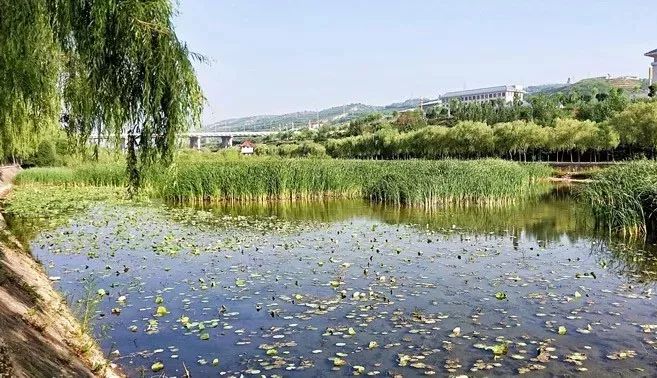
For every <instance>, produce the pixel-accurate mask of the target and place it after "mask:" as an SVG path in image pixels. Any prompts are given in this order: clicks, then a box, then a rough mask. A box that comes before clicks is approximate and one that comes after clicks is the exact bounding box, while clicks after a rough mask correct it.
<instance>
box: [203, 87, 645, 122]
mask: <svg viewBox="0 0 657 378" xmlns="http://www.w3.org/2000/svg"><path fill="white" fill-rule="evenodd" d="M614 87H616V88H623V89H624V90H626V91H628V92H630V93H631V95H632V96H640V95H641V93H643V92H644V91H647V90H646V88H647V84H646V81H645V80H637V79H635V78H627V77H620V78H612V79H607V78H604V77H598V78H589V79H583V80H580V81H578V82H576V83H572V84H541V85H533V86H528V87H527V88H526V91H527V95H528V96H532V95H537V94H555V93H563V94H569V93H574V92H577V93H578V94H579V95H590V96H594V95H595V94H597V93H607V92H609V90H610V89H611V88H614ZM420 101H421V100H420V99H419V98H414V99H408V100H405V101H402V102H396V103H392V104H389V105H385V106H377V105H366V104H361V103H353V104H347V105H342V106H334V107H332V108H328V109H323V110H320V111H301V112H295V113H287V114H278V115H257V116H251V117H242V118H232V119H227V120H223V121H219V122H215V123H212V124H209V125H206V126H204V127H203V131H239V130H250V131H269V130H290V129H296V128H302V127H306V126H308V124H309V123H317V122H319V123H320V124H322V125H323V124H336V123H342V122H348V121H350V120H352V119H355V118H359V117H362V116H364V115H367V114H372V113H384V114H390V113H392V112H394V111H401V110H406V109H410V108H414V107H418V106H419V105H420ZM425 101H427V99H425Z"/></svg>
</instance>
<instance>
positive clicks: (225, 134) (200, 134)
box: [91, 131, 276, 149]
mask: <svg viewBox="0 0 657 378" xmlns="http://www.w3.org/2000/svg"><path fill="white" fill-rule="evenodd" d="M275 133H276V132H275V131H192V132H186V133H180V134H178V139H180V140H185V139H186V140H188V141H189V144H187V145H188V146H189V148H194V149H200V148H202V147H203V145H204V144H207V143H208V142H209V141H211V140H220V141H221V146H222V147H224V148H225V147H230V146H232V145H233V138H248V137H260V136H267V135H271V134H275ZM98 139H99V138H98V136H94V137H92V138H91V142H92V143H97V142H98ZM113 140H114V136H112V135H110V136H101V137H100V142H101V143H105V144H109V143H111V142H112V141H113ZM127 142H128V134H121V138H120V143H121V148H123V149H125V148H126V147H127Z"/></svg>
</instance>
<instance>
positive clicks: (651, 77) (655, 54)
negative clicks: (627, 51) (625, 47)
mask: <svg viewBox="0 0 657 378" xmlns="http://www.w3.org/2000/svg"><path fill="white" fill-rule="evenodd" d="M646 56H647V57H650V58H653V59H654V61H653V62H652V64H651V65H650V71H648V81H649V82H650V84H655V83H657V49H655V50H652V51H648V52H647V53H646Z"/></svg>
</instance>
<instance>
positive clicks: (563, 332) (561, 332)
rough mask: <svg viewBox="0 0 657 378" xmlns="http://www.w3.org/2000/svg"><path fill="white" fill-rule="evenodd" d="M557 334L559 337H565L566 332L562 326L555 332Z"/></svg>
mask: <svg viewBox="0 0 657 378" xmlns="http://www.w3.org/2000/svg"><path fill="white" fill-rule="evenodd" d="M557 333H559V334H560V335H565V334H566V333H568V330H567V329H566V327H564V326H559V330H558V331H557Z"/></svg>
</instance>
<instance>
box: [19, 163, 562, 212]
mask: <svg viewBox="0 0 657 378" xmlns="http://www.w3.org/2000/svg"><path fill="white" fill-rule="evenodd" d="M550 173H551V168H549V167H547V166H545V165H541V164H520V163H515V162H509V161H503V160H494V159H488V160H472V161H457V160H443V161H429V160H406V161H363V160H327V159H278V158H255V157H254V158H250V159H226V160H224V159H215V160H208V159H203V160H201V159H199V160H196V159H189V158H187V159H180V160H178V161H177V162H176V164H174V165H173V166H172V167H170V168H168V169H154V170H153V172H150V173H149V174H148V175H147V178H146V188H145V190H146V191H147V192H148V193H149V195H151V196H154V197H160V198H163V199H165V200H167V201H173V202H181V203H182V202H203V201H260V202H264V201H271V200H306V199H307V200H311V199H319V198H365V199H369V200H371V201H373V202H383V203H390V204H395V205H409V206H434V205H444V204H471V203H478V204H503V203H508V202H512V201H515V200H517V199H520V198H523V197H526V196H528V195H531V194H532V193H533V192H534V191H535V190H536V188H537V185H536V183H537V181H539V180H540V179H542V178H545V177H548V176H549V175H550ZM17 182H18V183H19V184H21V183H42V184H53V185H89V186H124V185H125V183H126V175H125V169H124V168H123V166H122V165H120V164H110V165H85V166H81V167H78V168H37V169H29V170H25V171H24V172H22V173H21V174H20V175H19V176H18V178H17Z"/></svg>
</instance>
